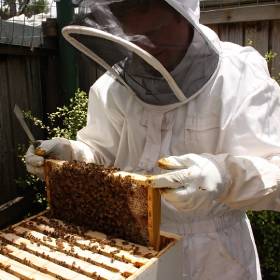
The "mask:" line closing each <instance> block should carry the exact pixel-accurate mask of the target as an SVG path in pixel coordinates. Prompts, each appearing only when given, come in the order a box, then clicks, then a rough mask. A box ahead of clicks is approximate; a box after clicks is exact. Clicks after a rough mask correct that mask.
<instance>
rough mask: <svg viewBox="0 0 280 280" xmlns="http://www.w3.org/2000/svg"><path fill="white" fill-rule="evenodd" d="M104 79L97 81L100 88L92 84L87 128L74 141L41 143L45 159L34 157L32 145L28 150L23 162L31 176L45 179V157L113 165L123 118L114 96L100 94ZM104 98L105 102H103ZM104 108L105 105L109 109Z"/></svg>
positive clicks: (59, 140) (47, 141)
mask: <svg viewBox="0 0 280 280" xmlns="http://www.w3.org/2000/svg"><path fill="white" fill-rule="evenodd" d="M104 79H105V78H101V79H99V80H98V81H97V83H98V84H99V87H98V86H96V84H95V85H94V86H92V88H91V90H90V93H89V104H88V114H87V125H86V127H84V128H83V129H81V130H80V131H79V132H78V133H77V140H76V141H73V140H67V139H65V138H54V139H51V140H46V141H42V143H41V145H40V146H39V147H38V148H39V150H40V151H43V152H44V157H43V156H38V155H36V154H35V149H34V147H33V146H30V147H29V149H28V151H27V153H26V155H25V159H26V168H27V170H28V171H29V172H30V173H32V174H34V175H37V176H38V177H40V178H44V168H43V164H44V160H45V158H52V159H59V160H67V161H71V160H77V161H85V162H94V163H97V164H104V165H111V164H113V162H114V155H115V153H116V151H115V149H116V147H117V146H118V145H115V143H118V141H119V133H118V128H119V127H120V126H121V120H122V115H121V112H120V111H118V109H117V108H116V105H115V100H114V97H112V98H111V97H107V95H106V97H105V94H104V95H101V94H99V91H98V88H102V89H104V87H106V81H105V80H104ZM102 83H103V84H102ZM104 83H105V84H104ZM107 84H108V83H107ZM104 98H106V100H102V99H104ZM104 106H108V108H110V110H108V108H107V107H106V108H104ZM115 108H116V109H115ZM109 112H110V114H109ZM38 148H37V150H38Z"/></svg>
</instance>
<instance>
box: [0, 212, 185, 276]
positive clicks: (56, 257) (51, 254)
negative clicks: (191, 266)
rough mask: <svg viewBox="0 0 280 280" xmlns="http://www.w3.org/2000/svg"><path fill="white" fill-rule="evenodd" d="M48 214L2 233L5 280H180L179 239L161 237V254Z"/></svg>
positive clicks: (0, 251)
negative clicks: (86, 229) (85, 229)
mask: <svg viewBox="0 0 280 280" xmlns="http://www.w3.org/2000/svg"><path fill="white" fill-rule="evenodd" d="M49 215H50V213H49V212H48V211H45V212H43V213H41V214H39V215H37V216H35V217H33V218H29V219H26V220H24V221H22V222H20V223H18V224H16V225H14V226H12V227H9V228H8V229H6V230H3V231H2V232H0V279H1V280H2V279H3V280H16V279H17V280H19V279H25V280H31V279H33V280H48V279H49V280H52V279H61V280H70V279H71V280H90V279H99V280H124V279H127V280H171V279H172V280H180V279H182V271H181V265H180V262H181V258H182V256H181V246H182V244H181V240H180V239H179V238H178V237H177V236H174V235H170V234H167V233H161V247H162V250H160V251H156V250H154V249H152V248H151V247H145V246H141V245H137V244H134V243H131V242H127V241H125V240H121V239H116V238H111V237H108V236H106V235H104V234H103V233H100V232H93V231H83V229H82V228H80V227H77V226H73V225H69V224H67V223H65V222H63V221H60V220H57V219H52V218H49Z"/></svg>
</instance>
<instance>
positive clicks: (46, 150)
mask: <svg viewBox="0 0 280 280" xmlns="http://www.w3.org/2000/svg"><path fill="white" fill-rule="evenodd" d="M57 144H58V141H57V140H56V139H51V140H45V141H42V142H41V145H39V146H38V147H37V148H36V149H35V154H36V155H39V156H43V157H46V156H48V155H50V154H51V152H52V151H53V150H54V149H55V147H56V146H57Z"/></svg>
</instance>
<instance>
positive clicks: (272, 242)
mask: <svg viewBox="0 0 280 280" xmlns="http://www.w3.org/2000/svg"><path fill="white" fill-rule="evenodd" d="M249 218H250V221H251V224H252V228H253V232H254V236H255V240H256V244H257V248H258V252H259V257H260V263H261V268H262V274H263V279H264V280H279V279H280V213H277V212H273V211H262V212H250V213H249Z"/></svg>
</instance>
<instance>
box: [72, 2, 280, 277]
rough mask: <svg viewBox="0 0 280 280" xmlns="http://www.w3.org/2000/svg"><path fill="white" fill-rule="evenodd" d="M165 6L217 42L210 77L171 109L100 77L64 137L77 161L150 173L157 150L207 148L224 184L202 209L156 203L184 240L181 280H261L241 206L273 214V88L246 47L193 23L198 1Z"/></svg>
mask: <svg viewBox="0 0 280 280" xmlns="http://www.w3.org/2000/svg"><path fill="white" fill-rule="evenodd" d="M167 2H169V4H170V5H172V6H173V7H175V8H176V9H177V10H179V11H180V12H181V13H182V14H184V13H185V12H186V13H187V14H188V15H189V17H188V20H190V19H191V20H190V21H191V22H192V23H193V24H194V25H195V26H198V29H199V30H201V32H202V33H203V34H204V36H205V37H206V38H207V40H209V42H211V43H212V44H213V46H214V47H215V48H216V50H217V52H218V54H219V63H218V66H217V69H216V71H215V73H214V74H213V75H212V77H211V78H210V80H208V82H207V83H206V84H205V85H204V86H203V87H202V88H200V89H199V90H198V91H197V92H196V93H195V94H194V95H192V96H191V97H190V98H188V99H187V98H186V99H185V100H183V101H181V102H179V103H177V104H173V105H170V106H169V105H166V106H154V105H148V104H145V103H143V102H142V101H140V100H139V99H138V98H137V96H135V95H133V94H131V92H129V91H128V90H127V89H126V88H125V87H124V86H123V85H121V84H120V83H119V82H118V81H116V79H115V78H114V77H113V76H112V75H111V74H109V73H107V74H105V75H103V76H102V77H101V78H100V79H99V80H98V81H97V82H96V83H95V84H94V85H93V86H92V88H91V90H90V93H89V106H88V120H87V126H86V127H85V128H83V129H82V130H80V131H79V132H78V135H77V141H71V144H72V147H73V151H74V158H75V159H78V160H86V161H88V162H90V161H93V162H96V163H100V164H105V165H114V166H117V167H119V168H120V169H122V170H126V171H130V172H143V173H146V172H150V173H155V174H156V173H159V172H160V170H159V168H157V167H156V163H157V160H159V159H160V158H162V157H164V156H167V155H174V156H176V155H184V154H189V153H193V154H206V155H207V157H208V158H209V159H210V160H212V161H213V162H215V164H216V165H217V166H218V167H219V168H220V170H221V173H222V175H223V177H224V178H225V180H229V184H228V188H227V189H222V190H220V192H219V193H217V194H216V195H215V197H214V199H213V197H210V196H209V201H208V203H205V204H203V205H199V207H198V206H197V204H196V201H195V199H193V200H191V201H190V202H188V204H187V205H188V207H186V208H184V209H178V208H177V209H176V208H175V207H174V205H171V204H170V203H168V202H166V201H165V200H163V205H162V229H164V230H166V231H172V232H175V233H179V234H181V235H183V236H184V259H183V260H182V265H183V266H184V278H183V279H192V280H206V279H211V280H212V279H217V280H222V279H227V280H228V279H232V280H239V279H240V280H241V279H242V280H243V279H244V280H245V279H252V280H253V279H254V280H255V279H261V273H260V269H259V260H258V255H257V252H256V247H255V244H254V238H253V235H252V231H251V227H250V223H249V221H248V218H247V217H246V214H245V210H247V209H251V210H262V209H271V210H277V211H279V210H280V167H279V166H280V132H279V125H280V89H279V86H278V85H277V84H276V82H275V81H273V80H272V79H271V78H270V76H269V72H268V70H267V66H266V62H265V60H264V59H263V58H262V57H261V55H260V54H258V53H257V52H256V51H255V50H254V49H253V48H251V47H246V48H243V47H240V46H237V45H234V44H231V43H225V42H220V41H219V39H218V37H217V36H216V34H215V33H214V32H212V31H211V30H209V29H208V28H206V27H204V26H202V25H198V22H197V18H198V15H199V9H198V4H199V3H198V1H189V0H188V1H172V0H169V1H167ZM187 8H190V9H187ZM206 195H207V194H206Z"/></svg>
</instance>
